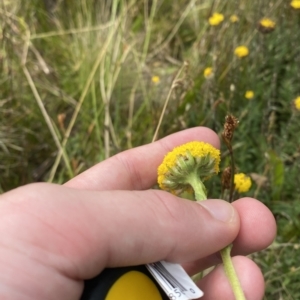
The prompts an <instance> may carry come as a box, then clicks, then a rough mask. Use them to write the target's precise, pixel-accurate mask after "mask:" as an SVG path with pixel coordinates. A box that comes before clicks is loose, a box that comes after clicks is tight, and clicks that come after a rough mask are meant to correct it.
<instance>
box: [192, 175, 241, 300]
mask: <svg viewBox="0 0 300 300" xmlns="http://www.w3.org/2000/svg"><path fill="white" fill-rule="evenodd" d="M187 182H188V183H189V184H190V185H191V186H192V188H193V189H194V192H195V198H196V200H197V201H203V200H206V199H207V196H206V189H205V186H204V184H203V183H202V182H201V180H200V179H199V177H197V174H196V173H191V174H190V175H189V176H188V177H187ZM231 247H232V245H228V246H227V247H225V248H224V249H222V250H221V251H220V253H221V257H222V261H223V265H224V269H225V273H226V276H227V278H228V280H229V282H230V285H231V288H232V290H233V294H234V296H235V299H236V300H246V298H245V295H244V292H243V290H242V287H241V284H240V281H239V279H238V277H237V274H236V272H235V269H234V266H233V264H232V260H231V256H230V251H231Z"/></svg>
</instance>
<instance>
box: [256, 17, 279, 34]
mask: <svg viewBox="0 0 300 300" xmlns="http://www.w3.org/2000/svg"><path fill="white" fill-rule="evenodd" d="M258 25H259V26H258V30H259V31H260V32H262V33H270V32H272V31H273V30H274V29H275V25H276V23H275V22H274V21H272V20H271V19H268V18H263V19H261V20H260V21H259V24H258Z"/></svg>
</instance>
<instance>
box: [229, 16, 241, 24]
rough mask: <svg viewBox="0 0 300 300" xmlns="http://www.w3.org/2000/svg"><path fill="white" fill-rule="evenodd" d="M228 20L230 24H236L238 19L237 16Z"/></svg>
mask: <svg viewBox="0 0 300 300" xmlns="http://www.w3.org/2000/svg"><path fill="white" fill-rule="evenodd" d="M229 19H230V22H231V23H236V22H238V21H239V17H238V16H237V15H232V16H230V18H229Z"/></svg>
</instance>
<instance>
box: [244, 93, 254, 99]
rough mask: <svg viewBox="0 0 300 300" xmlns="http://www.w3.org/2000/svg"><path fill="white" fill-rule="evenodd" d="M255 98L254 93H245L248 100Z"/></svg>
mask: <svg viewBox="0 0 300 300" xmlns="http://www.w3.org/2000/svg"><path fill="white" fill-rule="evenodd" d="M253 97H254V92H253V91H246V93H245V98H246V99H249V100H250V99H252V98H253Z"/></svg>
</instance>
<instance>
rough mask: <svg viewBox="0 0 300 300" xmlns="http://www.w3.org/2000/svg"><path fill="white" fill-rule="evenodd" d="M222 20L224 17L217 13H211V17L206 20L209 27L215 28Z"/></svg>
mask: <svg viewBox="0 0 300 300" xmlns="http://www.w3.org/2000/svg"><path fill="white" fill-rule="evenodd" d="M223 20H224V15H222V14H219V13H213V15H212V16H211V17H210V18H209V19H208V23H209V24H210V25H211V26H217V25H219V24H220V23H222V22H223Z"/></svg>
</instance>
